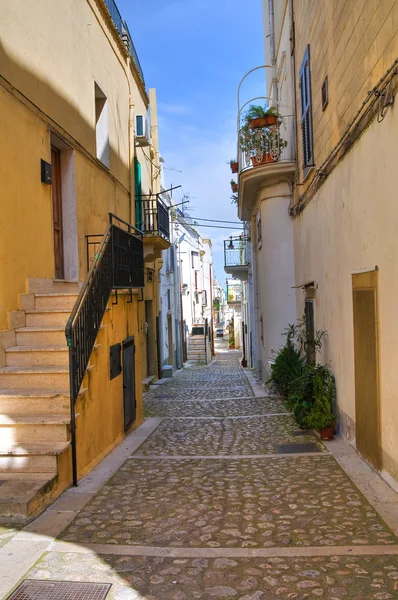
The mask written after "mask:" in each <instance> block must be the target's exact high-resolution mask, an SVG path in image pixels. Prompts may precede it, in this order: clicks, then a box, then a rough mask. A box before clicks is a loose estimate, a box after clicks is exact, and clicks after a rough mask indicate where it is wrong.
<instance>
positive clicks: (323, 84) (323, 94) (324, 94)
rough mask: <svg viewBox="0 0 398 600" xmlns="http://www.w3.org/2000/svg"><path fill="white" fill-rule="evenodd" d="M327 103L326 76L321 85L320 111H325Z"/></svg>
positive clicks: (327, 84) (327, 85)
mask: <svg viewBox="0 0 398 600" xmlns="http://www.w3.org/2000/svg"><path fill="white" fill-rule="evenodd" d="M328 102H329V83H328V76H327V75H326V77H325V79H324V81H323V83H322V110H325V108H326V107H327V105H328Z"/></svg>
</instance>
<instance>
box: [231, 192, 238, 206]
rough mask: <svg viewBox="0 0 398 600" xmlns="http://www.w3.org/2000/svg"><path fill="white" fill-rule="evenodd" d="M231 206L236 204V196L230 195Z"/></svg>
mask: <svg viewBox="0 0 398 600" xmlns="http://www.w3.org/2000/svg"><path fill="white" fill-rule="evenodd" d="M231 204H238V194H232V196H231Z"/></svg>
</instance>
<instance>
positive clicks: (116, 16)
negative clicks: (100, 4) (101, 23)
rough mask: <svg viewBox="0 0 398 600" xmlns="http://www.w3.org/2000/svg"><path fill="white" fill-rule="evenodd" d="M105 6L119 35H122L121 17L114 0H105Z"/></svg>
mask: <svg viewBox="0 0 398 600" xmlns="http://www.w3.org/2000/svg"><path fill="white" fill-rule="evenodd" d="M105 4H106V8H107V9H108V10H109V14H110V15H111V18H112V21H113V23H114V25H115V27H116V29H117V30H118V32H119V35H120V36H122V35H123V19H122V16H121V14H120V12H119V9H118V7H117V4H116V2H115V0H105Z"/></svg>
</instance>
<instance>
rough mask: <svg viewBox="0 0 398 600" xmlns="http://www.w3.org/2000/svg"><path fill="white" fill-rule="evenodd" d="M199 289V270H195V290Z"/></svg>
mask: <svg viewBox="0 0 398 600" xmlns="http://www.w3.org/2000/svg"><path fill="white" fill-rule="evenodd" d="M197 289H198V272H197V271H195V290H197Z"/></svg>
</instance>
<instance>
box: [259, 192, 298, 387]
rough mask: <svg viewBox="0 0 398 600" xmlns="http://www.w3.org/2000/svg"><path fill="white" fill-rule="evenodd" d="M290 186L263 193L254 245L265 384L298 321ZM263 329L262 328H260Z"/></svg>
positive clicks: (260, 346) (260, 350) (260, 354)
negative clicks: (275, 357)
mask: <svg viewBox="0 0 398 600" xmlns="http://www.w3.org/2000/svg"><path fill="white" fill-rule="evenodd" d="M289 192H290V189H289V184H288V183H280V184H279V185H275V186H272V187H268V188H263V190H261V192H260V201H259V210H260V211H261V224H262V244H261V248H258V244H257V240H256V243H255V244H253V250H254V252H253V253H255V254H256V261H255V266H254V268H255V269H256V271H255V273H254V277H255V279H256V286H257V290H256V291H257V302H256V301H255V305H257V322H258V324H260V319H261V315H262V318H263V340H261V339H260V335H259V339H258V353H259V355H258V359H259V360H260V361H261V371H262V379H263V381H265V380H267V379H268V377H269V369H268V361H269V360H270V358H271V356H272V350H278V349H279V348H280V347H281V346H282V345H283V344H284V342H285V337H284V336H283V335H282V334H283V332H284V330H285V328H286V327H287V326H288V323H292V322H294V321H295V319H296V306H295V291H294V289H292V288H293V286H294V285H295V280H294V248H293V223H292V219H291V217H289V214H288V208H289V203H290V193H289ZM258 326H259V327H260V325H258Z"/></svg>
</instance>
